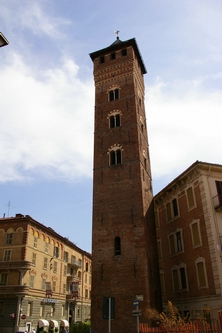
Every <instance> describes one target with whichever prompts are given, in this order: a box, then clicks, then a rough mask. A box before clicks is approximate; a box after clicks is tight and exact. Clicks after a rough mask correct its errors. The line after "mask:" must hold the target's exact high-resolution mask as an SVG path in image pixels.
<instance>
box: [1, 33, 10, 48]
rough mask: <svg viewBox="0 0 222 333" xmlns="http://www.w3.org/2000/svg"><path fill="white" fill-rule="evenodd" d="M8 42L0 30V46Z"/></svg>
mask: <svg viewBox="0 0 222 333" xmlns="http://www.w3.org/2000/svg"><path fill="white" fill-rule="evenodd" d="M8 44H9V41H8V40H7V39H6V38H5V36H4V35H3V33H2V32H0V47H2V46H6V45H8Z"/></svg>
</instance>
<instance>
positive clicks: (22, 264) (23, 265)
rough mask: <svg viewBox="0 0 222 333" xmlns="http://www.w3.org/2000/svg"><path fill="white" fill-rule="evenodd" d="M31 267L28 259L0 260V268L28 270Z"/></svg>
mask: <svg viewBox="0 0 222 333" xmlns="http://www.w3.org/2000/svg"><path fill="white" fill-rule="evenodd" d="M32 267H33V264H32V263H31V262H30V261H24V260H21V261H0V270H2V269H7V270H9V269H17V270H20V269H24V270H29V269H31V268H32Z"/></svg>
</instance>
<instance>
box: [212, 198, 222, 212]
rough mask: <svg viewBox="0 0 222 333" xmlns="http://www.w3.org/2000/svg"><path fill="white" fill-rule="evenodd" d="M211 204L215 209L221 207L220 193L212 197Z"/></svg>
mask: <svg viewBox="0 0 222 333" xmlns="http://www.w3.org/2000/svg"><path fill="white" fill-rule="evenodd" d="M213 205H214V208H215V209H216V210H221V209H222V195H221V194H218V195H215V196H214V197H213Z"/></svg>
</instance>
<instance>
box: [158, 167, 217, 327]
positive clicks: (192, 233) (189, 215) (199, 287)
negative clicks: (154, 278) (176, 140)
mask: <svg viewBox="0 0 222 333" xmlns="http://www.w3.org/2000/svg"><path fill="white" fill-rule="evenodd" d="M154 204H155V216H156V231H157V244H158V255H159V267H160V278H161V290H162V300H163V305H164V309H165V310H166V305H167V301H168V300H169V301H172V302H173V304H174V305H175V306H177V308H178V309H179V311H180V312H181V314H182V315H187V314H188V313H189V315H190V316H191V318H196V316H197V314H200V315H201V316H203V317H205V318H206V319H207V320H208V321H211V322H213V321H214V320H216V319H217V313H218V311H219V310H220V311H221V310H222V165H217V164H210V163H203V162H199V161H196V162H195V163H194V164H192V165H191V166H190V167H189V168H188V169H187V170H185V171H184V172H183V173H182V174H180V175H179V176H178V177H177V178H175V179H174V180H173V181H172V182H171V183H170V184H169V185H167V186H166V187H165V188H164V189H163V190H161V191H160V192H159V193H158V194H157V195H156V196H155V197H154Z"/></svg>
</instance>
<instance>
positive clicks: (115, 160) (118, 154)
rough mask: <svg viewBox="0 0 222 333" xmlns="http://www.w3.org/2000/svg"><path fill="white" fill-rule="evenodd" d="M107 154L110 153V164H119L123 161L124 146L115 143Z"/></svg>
mask: <svg viewBox="0 0 222 333" xmlns="http://www.w3.org/2000/svg"><path fill="white" fill-rule="evenodd" d="M107 154H109V165H117V164H121V163H122V146H120V145H117V144H115V145H114V146H112V147H111V148H110V149H109V150H108V152H107Z"/></svg>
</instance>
